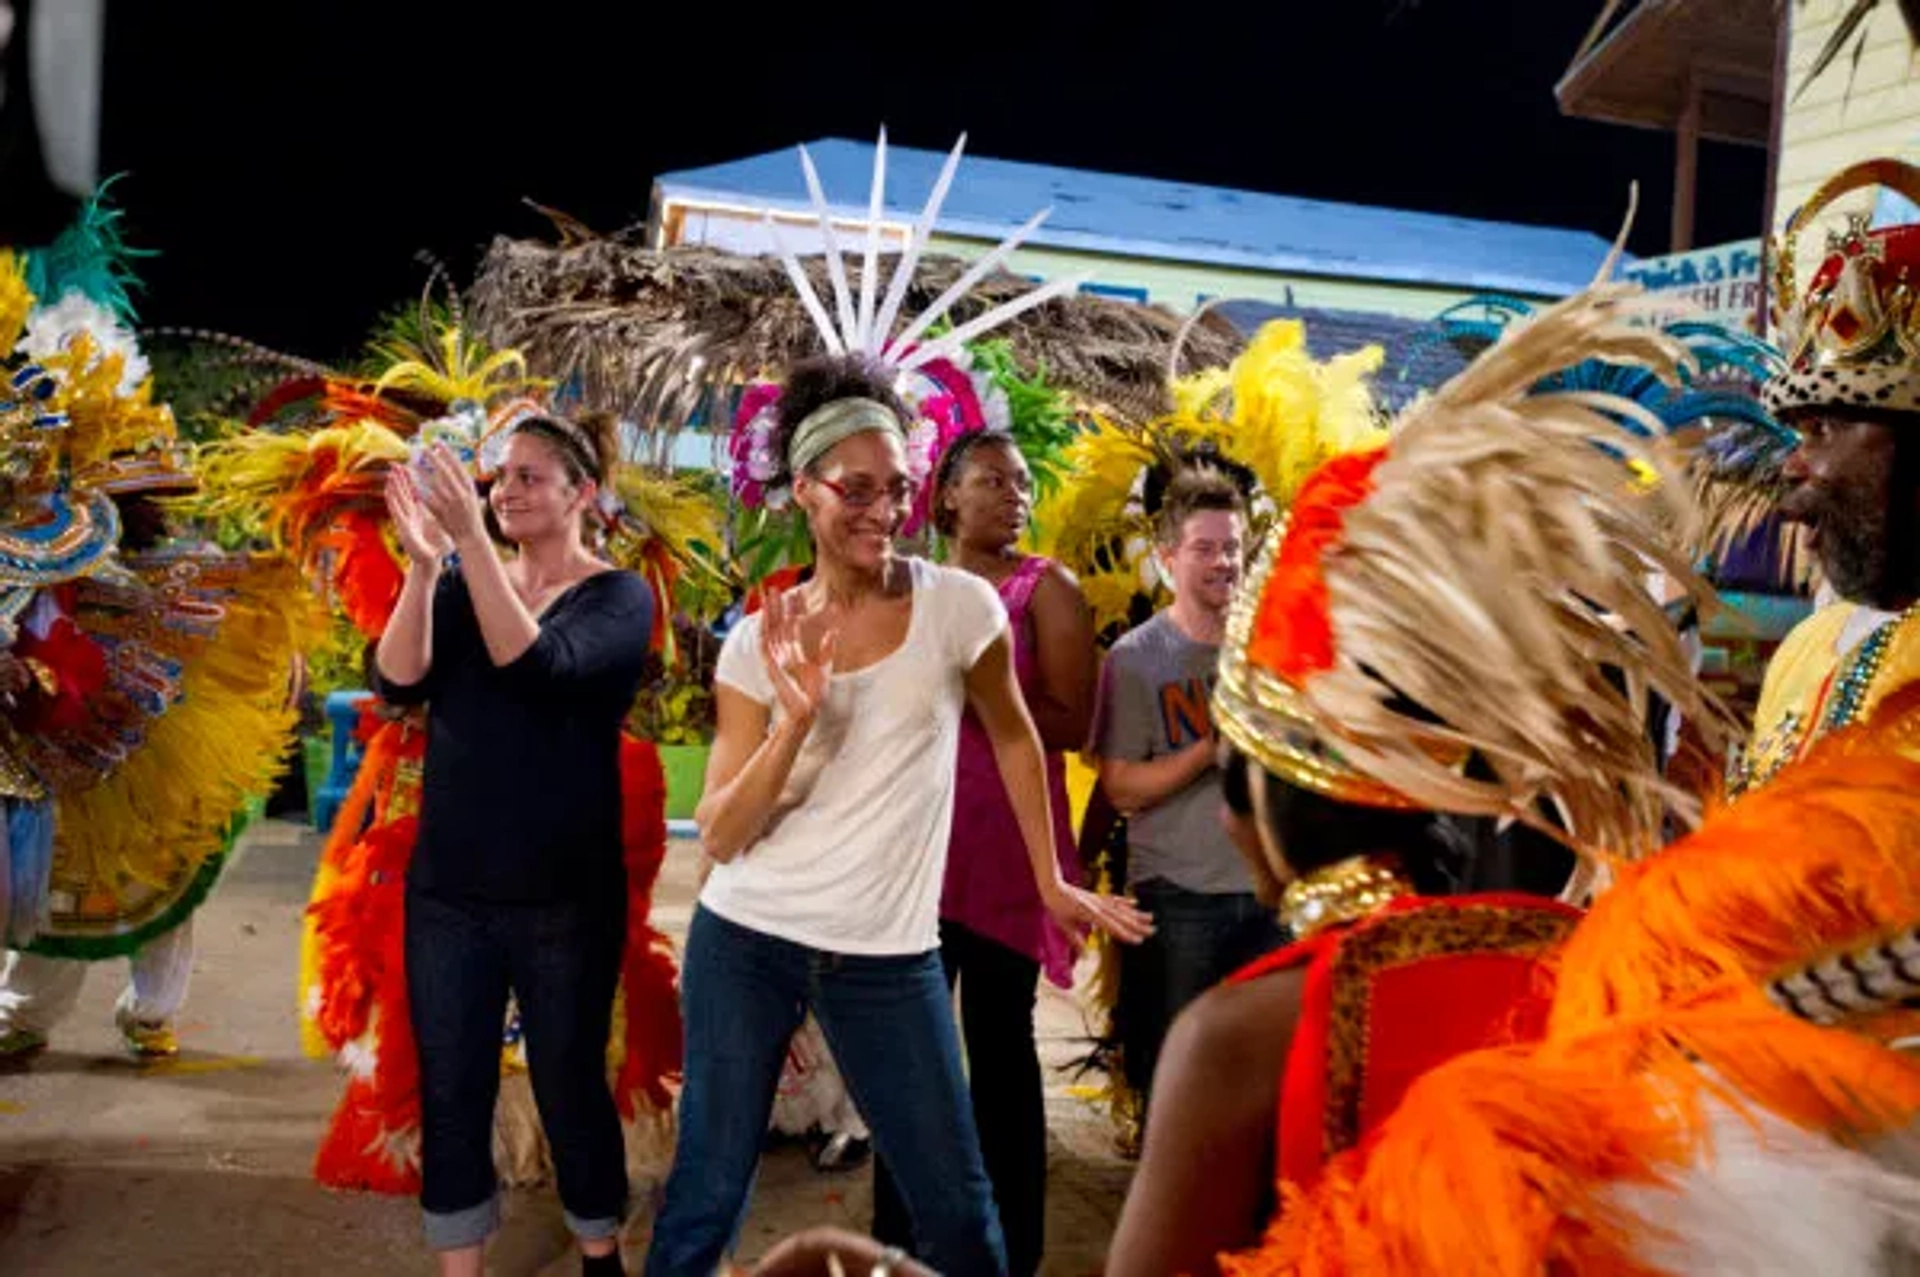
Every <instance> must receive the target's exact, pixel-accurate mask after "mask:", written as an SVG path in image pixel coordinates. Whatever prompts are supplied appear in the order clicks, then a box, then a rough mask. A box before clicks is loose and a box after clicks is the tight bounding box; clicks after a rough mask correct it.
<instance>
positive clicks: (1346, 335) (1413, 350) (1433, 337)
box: [1214, 301, 1467, 412]
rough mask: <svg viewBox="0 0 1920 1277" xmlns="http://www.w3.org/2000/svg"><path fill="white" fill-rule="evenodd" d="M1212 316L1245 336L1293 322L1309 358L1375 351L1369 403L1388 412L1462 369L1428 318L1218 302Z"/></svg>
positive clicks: (1461, 360)
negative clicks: (1377, 360) (1302, 333)
mask: <svg viewBox="0 0 1920 1277" xmlns="http://www.w3.org/2000/svg"><path fill="white" fill-rule="evenodd" d="M1214 313H1215V314H1218V315H1220V316H1222V317H1223V318H1225V319H1226V320H1228V321H1229V322H1231V323H1232V324H1233V326H1234V327H1236V328H1238V329H1239V330H1240V331H1241V332H1243V333H1246V334H1247V335H1248V336H1249V337H1251V336H1252V335H1253V334H1254V333H1255V332H1257V331H1259V328H1260V326H1261V325H1262V324H1264V323H1267V322H1268V321H1269V320H1274V319H1297V320H1299V321H1300V322H1301V323H1302V324H1303V325H1305V327H1306V333H1307V353H1308V354H1310V355H1312V356H1313V357H1314V358H1315V359H1332V358H1333V357H1334V356H1335V355H1344V354H1347V353H1349V352H1351V351H1355V350H1359V349H1360V348H1361V347H1362V346H1378V347H1380V348H1381V350H1382V352H1384V355H1385V357H1384V358H1383V359H1382V360H1381V364H1380V371H1379V372H1377V373H1375V374H1374V375H1373V393H1374V398H1375V399H1376V400H1378V401H1379V402H1380V403H1381V404H1382V405H1384V406H1385V407H1387V408H1388V409H1390V410H1392V411H1394V412H1398V411H1399V410H1400V409H1402V408H1404V407H1406V406H1407V405H1408V404H1410V403H1412V402H1413V400H1414V399H1415V398H1416V397H1417V396H1418V395H1419V393H1420V392H1421V391H1423V390H1433V389H1436V388H1437V387H1439V386H1440V385H1441V383H1443V382H1445V381H1447V380H1449V379H1450V378H1452V377H1453V376H1454V375H1455V374H1456V373H1458V372H1460V371H1461V370H1462V369H1464V368H1465V367H1466V366H1467V356H1466V355H1465V354H1463V353H1462V352H1461V351H1460V350H1458V349H1457V348H1455V347H1454V346H1453V345H1452V344H1451V343H1450V342H1448V341H1447V340H1446V337H1445V334H1444V333H1443V332H1442V331H1441V329H1440V325H1439V324H1438V323H1436V322H1434V321H1433V320H1431V319H1406V318H1402V317H1401V316H1398V315H1376V314H1370V313H1367V312H1363V311H1355V310H1330V309H1327V308H1326V307H1321V306H1295V305H1291V304H1289V303H1283V302H1264V301H1230V302H1221V303H1220V304H1219V305H1218V306H1215V307H1214Z"/></svg>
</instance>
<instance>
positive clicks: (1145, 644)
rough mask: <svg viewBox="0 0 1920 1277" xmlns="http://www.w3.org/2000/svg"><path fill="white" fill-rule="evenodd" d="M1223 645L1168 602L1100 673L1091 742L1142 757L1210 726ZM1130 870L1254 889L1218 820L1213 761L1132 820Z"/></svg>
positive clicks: (1181, 882)
mask: <svg viewBox="0 0 1920 1277" xmlns="http://www.w3.org/2000/svg"><path fill="white" fill-rule="evenodd" d="M1219 657H1220V649H1219V648H1218V647H1216V646H1214V645H1213V644H1211V643H1196V642H1194V641H1193V640H1192V639H1190V638H1188V637H1187V636H1186V635H1185V634H1183V633H1181V631H1180V627H1179V626H1177V625H1175V624H1174V623H1173V618H1172V617H1171V616H1169V615H1168V614H1167V613H1165V612H1162V613H1160V614H1159V615H1158V616H1155V617H1154V618H1153V619H1152V620H1150V621H1148V622H1146V623H1145V624H1144V625H1141V626H1139V627H1138V628H1137V629H1134V630H1131V631H1129V632H1128V633H1127V634H1126V635H1125V636H1124V637H1123V638H1121V640H1120V641H1119V642H1117V643H1115V644H1114V645H1113V650H1112V651H1111V652H1109V653H1108V654H1107V660H1106V664H1105V667H1104V669H1103V670H1102V672H1101V678H1100V702H1099V710H1098V712H1097V714H1096V716H1095V719H1094V725H1093V743H1094V752H1095V753H1097V754H1099V755H1100V756H1101V757H1102V758H1112V759H1117V760H1119V761H1121V762H1129V763H1145V762H1152V761H1153V760H1154V759H1156V758H1165V757H1166V756H1167V755H1169V754H1177V753H1179V752H1180V751H1181V750H1183V749H1185V748H1187V747H1188V746H1189V745H1191V744H1193V742H1195V741H1197V740H1200V739H1202V738H1205V737H1211V736H1212V735H1213V717H1212V713H1211V710H1210V708H1209V700H1210V697H1211V695H1212V692H1213V684H1214V677H1215V666H1216V665H1217V663H1218V661H1219ZM1127 863H1128V872H1127V878H1128V881H1129V882H1131V883H1135V884H1138V883H1143V882H1146V881H1148V880H1150V879H1154V878H1158V879H1160V880H1161V881H1163V882H1170V883H1172V884H1173V885H1174V886H1176V887H1184V888H1185V889H1187V890H1188V891H1205V892H1214V893H1220V892H1230V891H1252V890H1253V879H1252V878H1251V877H1250V876H1249V874H1248V872H1247V866H1246V862H1244V861H1243V860H1241V859H1240V853H1239V852H1238V851H1237V850H1235V849H1234V846H1233V843H1232V842H1231V841H1229V840H1228V838H1227V832H1226V830H1225V829H1223V828H1221V825H1220V773H1219V771H1218V770H1217V769H1215V768H1211V767H1210V768H1208V769H1207V770H1206V771H1205V772H1203V773H1201V775H1200V777H1199V778H1198V779H1197V780H1195V781H1194V782H1193V783H1192V784H1190V785H1188V786H1187V787H1186V788H1185V789H1183V790H1181V791H1180V792H1179V793H1177V794H1174V795H1172V796H1171V797H1169V798H1168V799H1166V800H1165V801H1164V802H1162V803H1160V804H1159V805H1158V806H1156V807H1153V808H1151V809H1149V810H1147V811H1143V812H1141V813H1139V814H1138V815H1136V816H1134V817H1133V818H1132V819H1131V820H1130V821H1129V822H1128V825H1127Z"/></svg>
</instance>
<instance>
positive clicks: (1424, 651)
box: [1302, 284, 1732, 857]
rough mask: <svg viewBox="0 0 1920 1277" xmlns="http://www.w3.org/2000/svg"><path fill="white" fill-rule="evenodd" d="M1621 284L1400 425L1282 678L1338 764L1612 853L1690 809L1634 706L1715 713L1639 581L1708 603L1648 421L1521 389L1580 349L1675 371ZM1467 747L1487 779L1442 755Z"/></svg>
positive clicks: (1572, 303)
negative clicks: (1326, 663)
mask: <svg viewBox="0 0 1920 1277" xmlns="http://www.w3.org/2000/svg"><path fill="white" fill-rule="evenodd" d="M1637 292H1638V289H1637V288H1636V287H1635V286H1633V285H1625V284H1620V285H1613V284H1608V285H1599V286H1596V287H1594V288H1592V289H1590V290H1588V291H1587V292H1584V293H1581V294H1579V295H1577V296H1575V297H1572V298H1569V299H1567V300H1566V301H1563V302H1561V303H1560V304H1558V305H1556V306H1554V307H1552V308H1551V309H1549V310H1546V311H1543V312H1542V313H1541V314H1540V315H1539V316H1537V317H1536V318H1534V319H1533V320H1532V321H1531V322H1528V323H1526V324H1525V325H1522V326H1517V327H1515V328H1513V329H1510V330H1509V331H1508V332H1507V333H1505V334H1503V335H1502V337H1501V339H1500V340H1499V342H1497V343H1496V344H1495V345H1494V346H1493V347H1491V348H1490V349H1489V350H1488V351H1486V353H1484V354H1483V355H1482V356H1481V357H1480V358H1479V359H1477V360H1475V361H1474V363H1473V364H1472V365H1471V366H1469V367H1468V368H1467V369H1466V370H1465V371H1464V372H1462V373H1461V374H1460V375H1459V376H1457V377H1456V378H1454V380H1453V381H1451V382H1449V383H1448V384H1447V385H1445V386H1444V387H1442V388H1441V389H1440V390H1439V391H1438V392H1437V393H1435V394H1434V395H1432V396H1430V397H1428V398H1426V399H1424V400H1422V401H1420V402H1419V403H1416V404H1415V405H1414V406H1413V407H1412V408H1410V409H1408V410H1407V412H1406V413H1404V414H1403V416H1402V419H1401V421H1400V423H1399V425H1398V427H1397V429H1396V430H1395V431H1394V432H1393V442H1392V445H1391V447H1390V449H1389V451H1388V454H1387V458H1386V460H1385V461H1383V462H1382V463H1381V464H1380V466H1379V468H1378V470H1377V471H1376V472H1375V476H1374V483H1375V489H1374V491H1373V493H1372V494H1371V495H1370V496H1369V497H1368V498H1367V499H1366V500H1364V501H1362V502H1361V503H1360V504H1359V505H1357V506H1356V507H1354V508H1353V509H1351V510H1349V511H1348V512H1347V515H1346V520H1345V527H1344V531H1343V533H1342V535H1341V537H1340V539H1339V543H1338V544H1337V546H1336V547H1335V548H1333V549H1332V550H1331V551H1329V552H1328V553H1327V554H1326V556H1325V559H1324V571H1325V577H1326V583H1327V592H1328V600H1329V616H1330V618H1331V622H1332V625H1333V630H1334V633H1335V635H1336V642H1335V648H1336V653H1337V654H1336V657H1335V663H1334V667H1333V668H1332V669H1330V670H1327V671H1325V672H1323V673H1320V674H1318V675H1315V676H1313V677H1312V678H1310V679H1308V680H1306V682H1305V684H1304V687H1303V689H1302V691H1303V698H1304V701H1305V703H1306V705H1307V707H1308V708H1309V710H1310V711H1311V713H1312V714H1313V716H1314V718H1315V719H1316V720H1317V721H1318V723H1319V724H1320V726H1321V728H1322V729H1323V730H1325V731H1328V732H1330V733H1331V734H1332V735H1333V736H1334V737H1335V738H1337V740H1338V741H1339V743H1340V744H1339V747H1340V749H1341V751H1342V752H1343V753H1344V754H1345V755H1346V756H1347V758H1348V760H1349V762H1351V763H1352V764H1353V765H1355V766H1357V767H1358V768H1359V769H1360V770H1361V771H1363V772H1365V773H1366V774H1367V775H1369V776H1371V777H1373V778H1374V779H1376V780H1378V781H1380V782H1382V783H1384V784H1386V785H1388V786H1391V787H1392V788H1393V789H1395V790H1397V791H1399V792H1400V793H1401V794H1404V795H1406V796H1407V797H1408V798H1410V799H1412V800H1413V801H1414V802H1415V803H1417V804H1419V805H1421V806H1424V807H1432V808H1435V809H1440V810H1447V811H1455V812H1465V813H1479V814H1487V815H1495V816H1511V817H1515V818H1518V819H1520V820H1522V821H1525V822H1527V823H1530V824H1533V825H1535V826H1537V827H1540V828H1543V829H1545V830H1547V831H1548V832H1550V833H1553V834H1555V835H1556V836H1562V837H1565V838H1567V839H1568V840H1569V841H1570V842H1572V843H1573V844H1574V845H1576V846H1577V847H1581V848H1584V849H1586V850H1590V851H1592V850H1599V851H1603V852H1607V853H1612V854H1616V855H1620V856H1629V857H1631V856H1637V855H1641V854H1644V853H1646V852H1648V851H1650V850H1652V849H1654V848H1656V847H1658V846H1659V845H1660V844H1661V843H1662V841H1663V840H1664V839H1663V833H1664V822H1665V818H1666V816H1667V815H1668V813H1669V812H1672V813H1674V814H1677V815H1679V816H1681V817H1682V818H1684V819H1688V820H1691V819H1694V818H1697V815H1698V811H1697V805H1696V804H1694V803H1693V802H1692V800H1691V799H1690V798H1689V797H1688V796H1687V795H1684V794H1682V793H1680V792H1678V791H1676V790H1675V789H1674V788H1673V787H1672V786H1670V785H1669V784H1668V783H1667V782H1666V780H1665V779H1664V777H1663V776H1662V775H1661V773H1660V770H1659V768H1658V765H1657V760H1656V757H1655V751H1654V749H1653V745H1652V742H1651V740H1650V738H1649V733H1648V728H1647V724H1648V710H1649V698H1650V696H1651V695H1652V694H1654V693H1658V694H1659V696H1661V697H1663V698H1664V699H1665V700H1666V701H1667V702H1668V703H1669V704H1671V705H1673V706H1675V707H1676V708H1677V709H1678V710H1679V711H1680V712H1681V713H1682V714H1684V715H1685V716H1686V718H1687V719H1688V720H1689V721H1690V722H1692V723H1694V724H1695V725H1696V726H1698V727H1699V728H1700V729H1701V730H1702V731H1703V732H1704V733H1705V734H1706V735H1707V737H1708V739H1709V740H1713V739H1717V738H1719V737H1722V736H1724V735H1725V734H1726V733H1727V732H1728V731H1729V730H1730V728H1731V726H1732V724H1731V721H1730V719H1729V716H1728V715H1727V713H1726V711H1725V710H1724V709H1723V708H1721V707H1720V706H1719V705H1718V704H1717V703H1716V702H1715V701H1713V699H1712V698H1711V697H1710V696H1709V695H1708V694H1707V693H1706V692H1705V691H1704V690H1703V689H1702V687H1701V685H1700V683H1699V682H1698V680H1697V678H1696V677H1695V675H1694V673H1693V668H1692V664H1691V661H1690V659H1689V657H1688V654H1687V652H1686V651H1685V650H1684V648H1683V646H1682V643H1681V638H1680V635H1679V633H1678V632H1677V630H1676V628H1675V626H1674V624H1673V622H1672V621H1671V619H1670V618H1669V616H1668V615H1667V613H1666V612H1664V611H1663V610H1662V608H1661V607H1660V605H1659V604H1658V603H1657V602H1656V601H1655V599H1654V597H1653V595H1652V593H1651V592H1650V590H1649V583H1650V581H1651V579H1652V574H1654V573H1655V572H1658V573H1660V574H1661V575H1662V576H1664V578H1665V582H1666V585H1667V588H1668V590H1669V591H1670V593H1672V594H1675V595H1678V596H1683V597H1685V598H1688V599H1691V600H1693V601H1694V602H1695V603H1696V605H1699V606H1703V607H1704V606H1710V605H1711V602H1712V592H1711V590H1710V588H1709V587H1708V585H1707V584H1706V583H1705V582H1704V581H1703V580H1701V579H1700V578H1699V577H1698V576H1697V575H1695V573H1694V572H1693V571H1692V569H1691V567H1690V565H1689V563H1688V560H1687V558H1686V556H1685V554H1684V552H1683V551H1682V549H1681V548H1680V547H1681V546H1684V545H1685V544H1687V531H1688V529H1689V528H1690V527H1691V524H1692V521H1693V512H1692V509H1691V505H1690V502H1689V498H1688V485H1687V482H1686V479H1685V476H1684V472H1683V469H1682V464H1683V458H1681V457H1679V456H1676V455H1673V452H1674V450H1672V449H1670V448H1668V447H1666V446H1664V445H1663V441H1662V440H1661V439H1660V437H1659V429H1660V427H1659V423H1658V422H1657V420H1654V419H1652V417H1651V414H1649V413H1647V412H1646V410H1645V409H1643V408H1641V407H1640V406H1639V405H1638V404H1636V403H1634V402H1632V401H1631V400H1627V399H1624V398H1620V397H1617V396H1612V395H1605V394H1595V393H1591V392H1567V393H1558V394H1535V393H1533V388H1534V387H1535V386H1536V385H1537V384H1538V383H1539V382H1540V381H1541V380H1542V379H1543V378H1546V377H1548V376H1550V375H1552V374H1554V373H1556V372H1558V371H1559V370H1561V369H1564V368H1568V367H1571V366H1573V365H1576V364H1579V363H1581V362H1582V361H1584V360H1587V359H1600V360H1604V361H1607V362H1611V363H1616V364H1630V365H1635V366H1639V367H1644V368H1647V369H1649V370H1650V371H1653V372H1655V373H1656V374H1658V375H1660V376H1662V377H1663V378H1667V379H1669V380H1672V379H1675V378H1677V376H1678V375H1679V372H1680V369H1681V368H1682V366H1683V365H1685V364H1686V362H1687V360H1688V355H1687V353H1686V351H1685V349H1684V348H1683V347H1682V346H1681V345H1680V344H1679V343H1677V342H1675V341H1674V340H1672V339H1671V338H1669V337H1667V336H1665V335H1664V334H1663V333H1661V332H1660V331H1659V330H1658V329H1655V328H1651V327H1641V326H1636V325H1635V324H1633V323H1632V322H1630V316H1631V314H1632V311H1633V310H1634V309H1635V303H1634V301H1633V298H1634V296H1635V294H1636V293H1637ZM1635 425H1638V426H1639V427H1640V428H1641V431H1644V433H1642V432H1641V431H1636V429H1635V428H1634V426H1635ZM1609 671H1611V672H1612V678H1617V679H1618V680H1619V684H1620V686H1618V687H1616V686H1615V684H1614V682H1613V681H1611V680H1610V676H1609ZM1401 697H1405V698H1408V699H1411V700H1412V701H1413V702H1415V703H1416V704H1417V705H1419V706H1420V707H1422V708H1423V709H1424V710H1425V711H1426V712H1427V713H1429V714H1431V715H1432V716H1433V717H1434V718H1435V719H1437V720H1438V723H1439V724H1444V725H1436V723H1434V722H1432V721H1429V720H1427V719H1425V718H1422V717H1418V716H1415V715H1413V714H1410V713H1408V712H1407V711H1406V706H1405V703H1404V701H1401V700H1400V699H1399V698H1401ZM1469 748H1470V749H1473V750H1477V751H1478V752H1479V753H1480V755H1481V756H1482V757H1483V758H1484V759H1485V760H1486V761H1487V762H1488V763H1489V764H1490V766H1491V767H1492V769H1493V771H1494V773H1495V777H1494V779H1492V780H1489V781H1475V780H1470V779H1467V778H1466V777H1465V776H1463V775H1462V774H1461V773H1460V772H1459V770H1458V769H1457V768H1456V767H1455V766H1453V765H1452V764H1453V763H1454V762H1455V761H1456V760H1457V759H1458V758H1459V757H1460V756H1461V755H1462V753H1463V752H1464V751H1465V750H1466V749H1469ZM1543 800H1544V801H1545V802H1546V803H1547V804H1549V805H1550V807H1551V808H1552V814H1551V815H1548V814H1545V813H1543V812H1542V811H1541V804H1542V801H1543Z"/></svg>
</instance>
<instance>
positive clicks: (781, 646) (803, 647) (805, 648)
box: [760, 589, 840, 723]
mask: <svg viewBox="0 0 1920 1277" xmlns="http://www.w3.org/2000/svg"><path fill="white" fill-rule="evenodd" d="M816 617H817V620H815V618H816ZM809 620H815V624H814V635H813V638H812V640H811V641H808V639H807V636H806V633H805V631H806V628H807V626H806V623H807V622H808V621H809ZM839 642H840V618H839V615H838V613H837V612H830V611H821V612H819V613H809V611H808V610H807V607H806V604H805V602H804V601H803V600H802V598H801V592H800V590H798V589H793V590H782V591H779V592H777V593H775V594H772V595H769V596H768V598H767V601H766V603H765V604H764V605H763V607H762V608H761V611H760V653H761V655H762V657H763V658H764V659H765V660H766V663H767V674H768V676H769V677H770V678H771V679H772V680H773V690H774V694H775V695H777V696H778V697H779V698H780V709H781V711H782V712H783V713H785V714H786V716H787V717H788V718H790V719H793V720H795V721H798V722H803V723H810V722H812V721H813V719H814V716H815V715H817V714H818V713H819V712H820V707H821V706H822V705H823V704H825V703H826V699H827V685H828V681H829V679H830V678H831V676H832V674H833V654H834V650H835V648H837V647H838V646H839Z"/></svg>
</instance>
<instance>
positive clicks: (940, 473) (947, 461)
mask: <svg viewBox="0 0 1920 1277" xmlns="http://www.w3.org/2000/svg"><path fill="white" fill-rule="evenodd" d="M982 447H1001V448H1010V449H1012V450H1013V451H1015V452H1018V451H1019V445H1018V444H1017V443H1016V442H1014V438H1013V436H1012V435H1010V434H1004V433H1002V432H1000V431H998V430H969V431H967V433H965V434H963V435H961V436H960V437H959V438H957V439H955V440H954V441H953V442H952V443H950V444H948V445H947V450H946V452H944V453H942V454H941V456H940V466H939V468H938V469H937V470H935V471H934V474H933V530H934V531H935V532H938V533H939V534H940V535H941V536H943V537H950V536H952V535H953V534H954V532H955V531H956V527H955V520H954V514H953V511H951V510H949V509H947V507H946V503H945V502H944V501H943V500H942V498H944V497H945V496H946V495H947V490H948V489H949V488H950V487H952V486H953V485H954V484H956V483H958V482H959V481H960V475H961V472H962V471H963V470H964V469H965V468H966V463H967V458H968V457H970V456H972V455H973V454H974V452H975V451H976V450H978V449H980V448H982Z"/></svg>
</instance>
